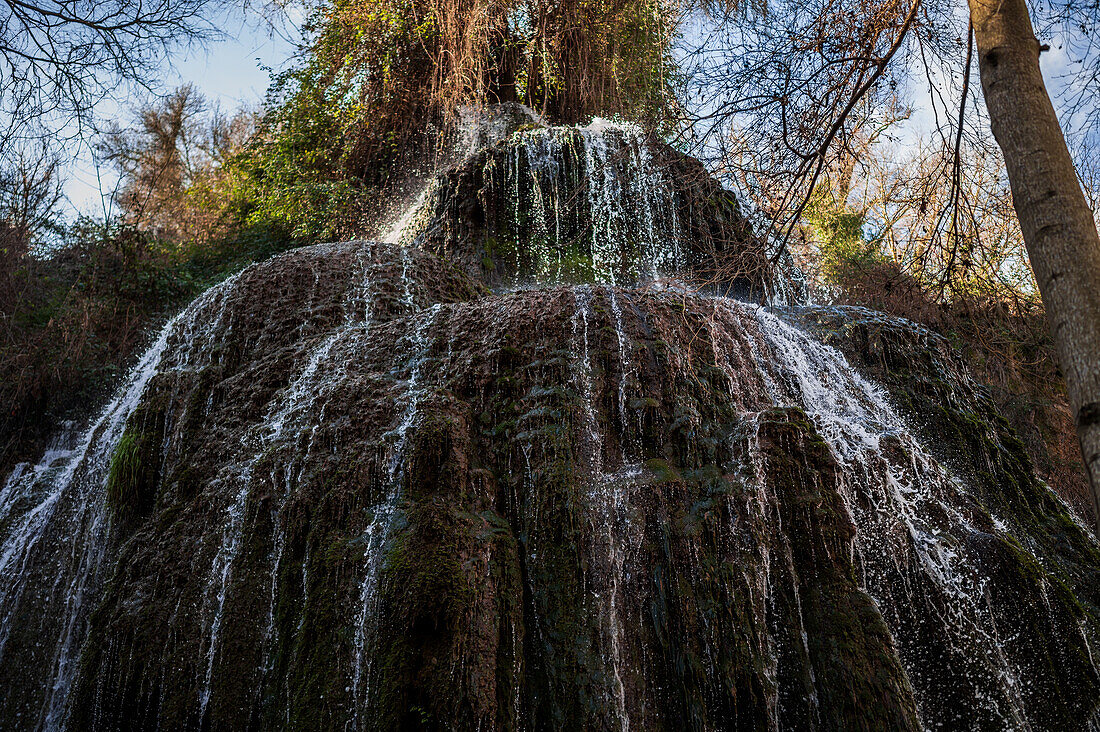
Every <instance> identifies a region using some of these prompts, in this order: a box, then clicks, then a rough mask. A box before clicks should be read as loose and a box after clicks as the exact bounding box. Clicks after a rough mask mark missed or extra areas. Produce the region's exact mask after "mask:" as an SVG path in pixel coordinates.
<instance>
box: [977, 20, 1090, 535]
mask: <svg viewBox="0 0 1100 732" xmlns="http://www.w3.org/2000/svg"><path fill="white" fill-rule="evenodd" d="M968 3H969V5H970V19H971V21H972V22H973V25H974V39H975V41H976V43H977V49H978V65H979V69H980V71H981V78H982V89H983V91H984V93H985V101H986V106H987V107H988V108H989V118H990V123H991V126H992V128H993V136H994V137H996V138H997V144H998V145H1000V147H1001V151H1002V152H1003V153H1004V158H1005V164H1006V166H1007V168H1008V180H1009V183H1010V184H1011V186H1012V202H1013V205H1014V206H1015V208H1016V216H1017V217H1018V218H1019V219H1020V228H1021V229H1022V230H1023V235H1024V244H1025V245H1026V246H1027V253H1028V257H1029V258H1030V259H1031V267H1032V269H1033V270H1034V271H1035V278H1036V280H1037V281H1038V283H1039V292H1040V294H1041V295H1042V298H1043V305H1044V307H1045V308H1046V314H1047V324H1048V326H1049V327H1050V330H1051V334H1052V335H1053V337H1054V345H1055V348H1056V349H1057V353H1058V361H1059V365H1060V366H1061V367H1062V372H1063V373H1064V375H1065V379H1066V387H1067V389H1068V392H1069V403H1070V408H1071V409H1072V410H1073V415H1074V419H1075V421H1076V424H1077V436H1078V437H1079V438H1080V441H1081V453H1082V456H1083V457H1084V460H1085V469H1086V470H1087V471H1088V475H1089V482H1090V484H1091V488H1092V502H1093V509H1094V512H1095V517H1096V520H1097V534H1098V536H1100V237H1098V236H1097V233H1096V222H1095V220H1094V219H1093V213H1092V211H1091V210H1090V209H1089V206H1088V203H1087V202H1086V201H1085V196H1084V193H1083V192H1082V191H1081V185H1080V183H1079V182H1078V179H1077V171H1076V170H1075V169H1074V167H1073V160H1072V158H1071V157H1070V154H1069V149H1068V148H1067V146H1066V140H1065V136H1064V135H1063V134H1062V128H1061V126H1060V125H1059V124H1058V117H1057V116H1056V115H1055V113H1054V107H1053V105H1052V104H1051V103H1050V97H1049V96H1048V95H1047V91H1046V87H1045V86H1044V84H1043V76H1042V74H1041V73H1040V71H1039V50H1040V49H1039V41H1038V40H1036V38H1035V32H1034V30H1033V29H1032V26H1031V18H1030V16H1029V15H1028V11H1027V5H1026V4H1025V1H1024V0H968Z"/></svg>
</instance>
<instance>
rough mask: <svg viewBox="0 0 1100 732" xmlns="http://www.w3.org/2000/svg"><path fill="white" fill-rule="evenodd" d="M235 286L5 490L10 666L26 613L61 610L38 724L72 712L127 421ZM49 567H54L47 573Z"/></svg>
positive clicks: (171, 335) (0, 652) (177, 327)
mask: <svg viewBox="0 0 1100 732" xmlns="http://www.w3.org/2000/svg"><path fill="white" fill-rule="evenodd" d="M231 287H232V281H227V282H225V283H223V284H222V285H220V286H218V287H214V288H211V289H210V290H208V291H207V292H206V293H205V294H204V295H203V296H202V297H201V298H199V299H198V300H196V301H195V302H194V303H193V304H192V305H191V306H190V307H188V308H187V309H185V310H184V311H182V312H181V313H180V314H178V315H177V316H175V317H174V318H172V319H171V320H169V321H168V323H167V324H165V326H164V327H163V328H161V330H160V332H159V334H158V335H157V338H156V340H155V341H154V342H153V344H152V345H151V346H150V347H149V348H148V349H147V350H146V351H145V353H144V354H142V356H141V357H140V358H139V359H138V361H137V364H136V365H135V366H134V367H133V368H132V369H131V370H130V372H129V374H127V376H126V379H125V380H124V382H123V383H122V385H121V386H120V387H119V389H118V391H117V392H116V394H115V396H114V398H113V399H112V400H111V401H110V402H108V404H107V406H106V407H105V408H104V409H103V411H102V412H101V413H100V415H99V416H98V417H97V418H96V419H95V420H94V421H93V422H92V424H91V426H90V427H89V428H88V429H87V430H85V431H84V433H83V434H82V435H81V436H80V437H79V438H78V440H77V442H76V447H74V448H72V449H51V450H47V451H46V453H45V455H44V456H43V458H42V460H41V461H40V462H39V463H38V465H36V466H34V467H27V466H17V467H16V469H15V470H14V471H13V472H12V474H11V475H10V476H9V477H8V479H7V481H6V482H5V484H4V488H3V491H2V493H0V499H2V500H0V532H2V533H0V537H2V541H3V543H2V545H0V579H2V583H0V585H2V587H0V663H3V662H4V660H5V659H4V654H5V651H6V650H7V644H8V641H9V638H10V634H11V633H12V631H13V630H15V625H16V623H15V617H16V613H17V612H20V611H24V612H25V611H26V610H27V608H28V607H33V608H37V609H38V610H39V612H48V610H47V609H48V608H52V609H53V610H52V611H53V612H54V613H56V615H55V616H53V617H51V618H50V620H52V622H53V623H54V624H55V626H56V627H55V628H54V630H55V632H56V633H57V635H56V637H55V638H53V640H52V641H51V640H50V639H48V638H39V639H38V643H39V644H42V645H47V644H48V646H47V647H48V648H50V649H52V650H51V651H50V652H49V658H50V661H49V663H50V666H51V669H52V671H51V673H50V677H51V678H52V683H51V684H50V686H49V688H47V689H44V690H43V691H44V702H43V704H42V707H41V712H40V717H39V720H38V722H37V724H36V726H38V727H41V728H44V729H56V728H59V727H61V726H62V725H63V724H64V721H65V718H66V713H67V706H66V704H67V700H68V694H69V689H70V686H71V684H72V681H73V676H74V673H75V671H76V669H77V667H78V665H79V659H80V649H81V644H82V642H83V637H84V633H85V631H86V623H87V613H88V611H89V609H90V607H91V606H94V602H95V595H96V593H97V592H98V590H99V587H100V585H101V583H102V581H103V579H104V577H103V571H104V560H105V558H106V549H107V544H108V542H109V537H110V534H111V521H110V520H109V518H108V516H107V507H106V485H107V475H108V471H109V469H110V463H111V457H112V455H113V454H114V450H115V447H116V445H117V444H118V441H119V439H120V438H121V437H122V434H123V431H124V429H125V427H126V421H127V419H128V418H129V416H130V414H131V413H132V412H133V411H134V409H135V408H136V407H137V406H138V404H139V403H140V401H141V398H142V396H143V395H144V393H145V390H146V387H147V386H148V384H149V382H150V381H151V380H152V379H153V377H154V376H156V374H157V373H158V372H160V371H161V370H162V369H166V368H167V369H179V368H185V367H187V366H188V365H189V363H190V362H191V361H192V359H194V358H195V357H196V356H197V355H198V354H197V353H196V349H195V345H196V344H199V343H201V342H202V341H203V337H204V336H209V335H210V334H211V333H212V332H214V331H216V330H217V329H218V328H219V327H220V322H221V320H220V314H221V313H222V312H224V298H225V295H226V293H227V292H228V291H229V290H230V288H231ZM213 303H220V305H221V310H219V317H218V318H216V319H214V320H213V321H207V322H206V323H203V322H201V320H200V315H205V313H206V311H207V309H208V308H209V307H210V306H211V304H213ZM178 338H182V339H183V342H184V344H185V345H186V348H185V349H181V350H179V351H178V352H177V353H176V354H175V357H169V356H168V355H167V354H166V351H168V347H169V342H170V341H171V340H174V339H178ZM43 570H46V571H48V572H49V574H46V575H41V574H38V573H39V572H41V571H43ZM49 579H52V581H53V584H52V586H51V587H50V588H49V589H48V590H45V591H44V590H43V588H42V587H32V586H30V585H31V583H33V582H35V581H48V580H49ZM28 593H29V594H28ZM25 603H30V605H29V606H25ZM59 605H60V606H59Z"/></svg>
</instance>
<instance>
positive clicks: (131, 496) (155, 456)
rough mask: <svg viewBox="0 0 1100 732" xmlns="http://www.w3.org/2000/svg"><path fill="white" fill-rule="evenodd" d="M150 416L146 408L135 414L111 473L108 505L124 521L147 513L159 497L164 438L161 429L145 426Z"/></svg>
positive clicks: (127, 428) (123, 438) (116, 454)
mask: <svg viewBox="0 0 1100 732" xmlns="http://www.w3.org/2000/svg"><path fill="white" fill-rule="evenodd" d="M146 417H147V415H146V413H145V411H144V410H142V411H139V412H137V413H135V415H133V416H132V417H131V419H130V421H129V422H128V424H127V426H126V430H125V431H124V432H123V433H122V437H121V438H120V439H119V441H118V445H117V446H116V447H115V451H114V454H113V455H112V456H111V465H110V468H109V470H108V473H107V505H108V507H110V509H111V510H112V512H113V513H114V515H115V516H116V517H117V518H118V519H120V520H122V521H123V522H129V521H133V520H136V519H138V518H140V517H141V516H143V515H145V514H146V513H147V512H148V511H149V510H150V509H151V508H152V505H153V502H154V501H155V500H156V495H157V488H158V480H159V471H160V454H159V450H160V442H161V440H160V432H159V430H154V429H148V430H146V429H143V426H144V424H143V423H144V422H145V421H146ZM149 426H150V427H153V425H149Z"/></svg>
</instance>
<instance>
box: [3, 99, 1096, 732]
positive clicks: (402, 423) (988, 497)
mask: <svg viewBox="0 0 1100 732" xmlns="http://www.w3.org/2000/svg"><path fill="white" fill-rule="evenodd" d="M525 119H531V120H533V118H525ZM532 124H533V127H532V128H530V129H525V130H523V131H519V132H516V133H515V134H512V135H511V136H505V135H502V134H497V133H493V134H492V135H490V136H489V137H486V138H485V139H484V140H483V141H482V143H483V144H481V145H480V146H478V147H475V148H472V149H471V150H470V151H469V152H468V153H467V154H465V156H464V158H463V159H462V160H461V162H460V163H459V164H458V167H457V168H455V169H452V170H450V171H445V172H444V173H441V174H440V175H439V176H437V177H436V179H435V180H434V182H433V183H432V184H431V185H430V186H429V189H428V190H427V192H426V193H425V194H424V195H423V196H422V197H421V199H420V200H419V201H418V202H415V203H414V205H413V206H412V208H411V209H410V212H409V215H408V216H405V217H402V220H401V223H400V224H399V226H398V227H396V228H397V229H399V230H395V232H394V235H393V236H392V237H391V238H392V239H394V240H395V241H398V242H401V243H403V244H404V246H395V245H393V244H385V243H368V242H348V243H343V244H332V245H323V246H318V247H309V248H303V249H300V250H295V251H293V252H290V253H288V254H285V255H282V256H280V257H277V258H274V259H272V260H270V261H269V262H266V263H263V264H261V265H256V266H253V267H251V268H249V269H248V270H247V272H246V273H245V274H243V275H241V276H239V277H237V278H235V279H233V280H232V281H229V282H227V283H225V284H223V285H222V286H220V287H217V288H215V289H212V290H211V291H209V292H208V293H206V294H205V295H203V296H202V297H201V298H200V299H199V300H197V301H196V303H195V304H193V305H192V306H191V307H190V308H188V309H187V310H185V311H184V312H183V313H182V314H181V315H180V316H178V317H177V318H176V319H175V320H173V321H172V323H170V324H169V325H168V326H166V328H165V329H164V331H163V332H162V333H161V334H160V337H159V338H158V340H157V342H156V343H155V344H154V346H153V348H152V349H151V350H150V351H149V352H148V353H147V354H146V355H145V356H144V357H143V358H142V360H141V361H140V363H139V364H138V366H137V367H136V368H135V370H134V371H133V372H132V373H131V374H130V375H129V376H128V377H127V380H126V383H125V385H124V387H123V389H122V390H120V392H119V395H118V396H117V397H116V399H115V400H114V401H113V402H112V404H111V405H109V407H108V408H107V409H106V410H105V411H104V412H103V414H102V416H101V417H100V418H99V419H98V420H97V421H96V422H95V424H94V425H93V426H92V428H91V429H89V430H88V431H87V432H86V433H84V434H83V435H82V436H81V437H80V439H79V440H77V441H76V442H75V443H73V442H72V441H71V440H69V441H59V442H58V444H57V445H56V446H55V447H54V448H53V449H52V450H51V451H50V452H48V453H47V454H46V455H45V456H44V459H43V461H42V462H41V463H40V464H39V465H38V466H35V467H31V466H27V465H23V466H19V467H18V468H17V469H16V470H15V471H14V472H13V473H12V474H11V475H10V476H8V478H7V479H6V481H5V482H4V483H3V488H2V489H0V540H2V542H3V543H2V552H0V577H2V578H3V579H4V584H3V586H2V587H0V621H2V625H0V661H2V662H3V663H2V664H0V666H2V667H3V668H2V670H0V679H3V680H4V682H5V684H6V687H4V688H3V696H2V697H0V715H4V716H3V717H0V726H2V723H5V722H10V721H11V720H20V721H17V722H14V723H13V724H12V726H17V727H30V728H36V727H37V728H46V729H57V728H69V729H117V728H146V729H153V728H204V727H205V728H243V727H249V728H257V727H258V728H345V729H352V728H354V729H392V728H409V727H415V726H418V725H419V726H425V725H426V726H438V727H447V728H452V729H502V730H505V729H507V730H513V729H542V728H564V727H583V728H589V729H597V730H618V731H620V732H621V731H622V730H627V729H631V728H633V729H657V730H662V729H664V730H667V729H676V730H680V729H684V728H689V729H692V730H707V729H770V730H779V729H833V728H850V727H854V726H860V725H862V726H864V727H867V728H889V729H911V730H917V729H922V728H933V727H935V726H937V725H940V726H943V727H946V728H998V729H1002V728H1003V729H1021V730H1023V729H1061V728H1073V727H1074V726H1075V725H1076V726H1077V728H1081V729H1085V728H1087V725H1088V724H1089V722H1088V720H1090V719H1093V720H1094V719H1095V718H1096V715H1097V714H1098V713H1100V712H1098V711H1097V704H1096V702H1095V699H1096V696H1097V694H1098V693H1100V674H1098V672H1097V669H1096V666H1095V663H1094V662H1093V660H1092V658H1093V657H1092V647H1093V646H1094V645H1095V643H1096V642H1097V640H1098V638H1097V633H1098V627H1097V622H1096V617H1097V613H1098V612H1100V611H1097V609H1096V608H1097V607H1100V590H1098V589H1097V586H1096V583H1095V582H1092V581H1091V579H1093V578H1095V577H1096V573H1097V572H1098V571H1100V569H1098V567H1100V551H1098V550H1097V547H1096V545H1095V542H1094V541H1093V540H1092V539H1091V538H1090V537H1088V536H1087V533H1086V532H1084V531H1083V530H1081V528H1080V527H1079V526H1078V525H1077V524H1075V523H1074V522H1073V521H1072V519H1069V518H1066V514H1065V513H1064V512H1063V511H1062V509H1061V508H1060V504H1059V503H1058V502H1057V501H1056V500H1055V499H1053V498H1052V497H1051V496H1050V493H1049V490H1048V489H1047V488H1046V487H1045V486H1043V485H1042V484H1041V483H1040V482H1038V481H1037V480H1035V479H1034V477H1033V475H1032V473H1031V472H1030V467H1029V466H1028V465H1027V463H1026V460H1023V459H1021V458H1020V454H1019V451H1018V450H1016V448H1015V447H1014V444H1013V443H1012V439H1013V438H1012V436H1011V435H1010V434H1009V433H1008V432H1007V428H1006V427H1004V426H1003V424H1002V423H1000V422H998V418H997V417H996V415H995V413H993V412H992V411H991V407H989V406H988V404H987V403H986V402H983V401H982V399H981V395H980V393H979V392H978V391H976V390H975V389H973V388H971V386H970V385H969V383H963V382H964V381H965V379H967V378H969V377H966V376H965V375H963V374H961V373H958V372H953V371H952V370H951V369H948V368H946V367H943V364H942V363H940V362H938V361H933V363H932V366H929V367H927V370H926V371H924V372H919V373H918V374H917V377H919V378H918V380H917V381H915V382H914V383H915V386H914V393H913V394H911V395H909V397H908V401H906V402H905V404H906V405H907V409H908V411H904V412H903V411H902V410H901V409H899V408H897V407H896V406H895V404H894V397H893V396H892V394H893V393H894V392H890V393H889V394H888V393H887V391H886V389H885V387H884V386H880V385H878V384H876V383H874V382H872V381H871V380H870V379H869V377H868V376H867V375H865V374H864V373H863V372H861V369H863V368H865V367H867V364H865V363H862V362H859V363H857V362H856V361H854V360H853V359H854V356H853V355H852V354H850V353H849V355H844V354H843V353H842V352H841V350H838V348H836V347H834V345H836V344H837V343H840V342H842V341H843V342H847V341H844V339H850V338H854V337H855V336H853V335H852V334H851V333H850V332H849V330H852V331H853V332H858V328H857V327H855V326H853V328H852V329H849V330H845V329H839V330H838V333H837V334H833V335H830V336H828V337H830V338H833V339H834V340H833V341H831V342H832V343H833V345H825V344H824V343H823V342H822V340H821V338H822V337H825V336H820V335H811V334H810V331H808V330H804V329H802V328H801V327H796V326H795V325H792V324H791V323H792V322H795V321H796V320H797V318H798V317H802V316H799V315H798V314H797V313H793V312H792V313H787V312H786V311H783V310H768V309H763V308H761V307H759V306H757V305H753V304H745V303H741V302H737V301H734V300H730V299H726V298H724V297H714V296H710V295H703V294H700V293H699V292H698V291H696V290H693V289H691V287H689V286H688V284H689V283H691V282H693V281H697V280H698V279H700V278H699V277H698V276H697V275H698V267H700V266H702V265H699V262H700V261H702V259H706V258H707V257H710V259H711V260H716V261H717V260H721V261H718V264H719V265H721V264H722V263H723V262H726V261H736V262H742V263H743V261H744V260H741V259H737V258H738V257H741V256H742V255H745V256H746V257H748V258H750V259H751V257H753V256H756V252H755V250H753V249H752V247H751V245H750V244H748V243H746V244H745V245H744V246H741V247H737V246H733V244H731V243H730V242H728V241H727V242H722V246H718V245H717V244H715V245H713V246H710V245H708V246H710V248H709V249H705V248H701V246H700V244H699V241H700V239H699V236H700V234H699V232H701V231H704V230H706V231H712V232H713V231H719V230H721V231H725V232H726V233H729V232H730V231H733V229H729V228H727V229H722V226H723V225H724V224H722V223H721V222H719V221H718V219H719V218H721V219H722V220H723V221H724V222H726V223H728V222H729V221H732V220H734V219H735V218H736V217H735V216H734V214H735V212H736V209H735V207H734V206H732V205H731V206H727V207H725V208H721V209H720V210H719V209H715V208H713V207H712V208H708V206H709V205H711V203H712V202H710V203H708V201H704V200H702V199H703V198H707V199H708V200H709V199H710V198H715V197H716V195H717V194H714V191H715V190H717V189H715V188H713V187H711V188H707V187H706V186H704V187H703V188H701V189H699V190H702V191H703V194H705V195H703V196H702V197H697V198H695V199H693V198H691V196H692V195H693V194H692V193H691V191H692V190H694V189H691V188H690V186H686V185H685V184H684V182H683V181H682V180H679V179H677V178H676V177H675V175H674V174H673V172H674V171H676V170H681V169H682V168H683V167H684V165H685V164H684V163H683V161H682V160H681V161H680V162H679V163H676V165H680V166H681V168H675V167H673V168H669V167H667V166H666V164H665V163H664V162H663V161H659V160H658V158H659V157H661V156H663V155H665V153H660V155H658V153H657V152H654V148H651V146H650V145H649V144H648V143H647V142H646V141H645V140H644V139H643V138H642V136H641V135H640V134H639V133H637V132H636V131H634V130H632V129H631V128H629V127H625V126H622V125H611V124H608V123H604V122H597V123H595V124H593V125H591V126H589V127H587V128H582V129H570V128H559V127H552V128H547V127H545V126H541V125H540V124H539V123H538V122H537V120H534V121H533V122H532ZM666 153H667V151H666ZM669 155H670V156H671V153H669ZM673 157H674V156H673ZM670 171H673V172H670ZM696 192H698V191H696ZM716 211H719V213H721V216H718V214H717V213H715V212H716ZM700 212H702V213H700ZM706 216H712V218H713V220H710V219H705V217H706ZM700 217H703V218H700ZM708 227H709V228H708ZM509 237H511V238H509ZM704 249H705V251H704ZM746 253H748V254H746ZM440 255H444V256H445V257H446V259H444V258H443V257H441V256H440ZM703 255H705V256H703ZM723 257H726V258H727V259H722V258H723ZM728 258H732V260H730V259H728ZM708 261H710V260H708ZM712 263H713V262H712ZM707 266H708V267H709V266H710V264H708V265H707ZM723 266H724V265H723ZM509 268H511V269H509ZM746 271H748V270H746ZM764 274H765V275H766V271H765V272H764ZM739 276H740V275H739ZM761 276H763V275H761ZM672 277H676V278H680V281H679V284H673V285H671V286H670V283H669V280H670V278H672ZM743 277H748V275H743ZM702 279H706V278H705V277H703V278H702ZM707 281H708V282H709V281H710V280H707ZM731 281H732V279H731ZM517 285H518V287H517ZM493 288H495V289H493ZM728 289H729V288H723V287H714V288H712V290H708V291H718V292H725V291H727V290H728ZM770 290H771V286H770V284H769V283H768V282H766V281H759V282H754V283H753V284H752V286H751V287H748V288H747V291H750V292H756V293H763V292H768V291H770ZM836 317H838V318H841V319H842V320H843V319H844V318H847V320H844V322H846V323H852V322H854V321H853V317H854V316H853V317H849V316H848V315H844V314H843V313H842V314H840V315H838V316H836ZM799 322H801V321H799ZM888 328H890V329H893V330H892V331H891V332H893V333H895V334H898V335H897V338H899V339H900V340H898V341H897V342H891V344H892V345H889V347H896V348H901V349H904V348H908V347H909V346H906V345H905V344H906V343H908V341H906V340H905V339H906V338H910V337H913V338H917V339H926V340H925V341H921V342H922V343H926V342H927V339H928V338H931V337H932V336H930V335H929V334H927V333H917V331H916V330H914V329H913V328H912V327H911V326H909V325H906V324H900V323H899V322H896V321H890V323H889V324H888ZM870 337H871V336H868V338H870ZM876 348H878V349H880V350H879V351H875V354H876V355H877V357H880V358H883V359H885V358H886V357H885V356H883V355H882V353H881V349H884V348H887V346H885V345H882V344H878V345H876ZM907 353H908V354H909V355H910V356H911V357H910V358H909V359H908V361H910V362H912V363H913V364H916V363H917V362H919V361H920V358H916V357H915V356H914V354H915V355H919V356H920V357H921V358H928V353H927V349H924V350H923V351H919V350H912V351H909V352H907ZM891 357H895V358H896V355H894V356H891ZM907 365H908V364H907ZM913 368H916V366H913ZM917 377H914V378H917ZM920 379H923V380H920ZM891 388H892V389H893V388H896V384H895V385H893V386H891ZM937 390H938V391H937ZM944 390H947V391H946V392H945V391H944ZM943 393H948V394H950V398H945V397H942V394H943ZM921 399H924V400H925V401H923V402H922V401H920V400H921ZM935 400H938V401H935ZM928 403H931V404H934V405H935V414H936V416H937V417H938V418H940V419H947V420H955V421H954V422H950V424H963V425H974V426H975V427H974V428H973V429H975V430H980V434H979V435H977V436H976V437H973V441H970V442H967V441H966V440H969V439H971V436H969V435H967V434H966V433H965V431H962V432H960V431H959V430H956V431H954V432H950V433H948V431H946V430H944V431H943V434H944V437H943V442H944V443H948V442H950V443H951V444H952V445H954V446H955V447H956V448H957V449H956V450H955V453H953V454H957V455H961V456H962V457H961V458H960V459H948V458H942V459H941V457H940V456H941V451H940V448H942V447H943V445H937V444H935V443H930V442H928V441H927V437H928V434H929V433H928V432H927V431H922V429H923V428H922V429H918V428H917V427H916V426H914V424H915V423H914V422H913V414H914V410H919V409H920V408H922V405H924V404H928ZM903 414H904V416H903ZM74 444H75V447H74V446H73V445H74ZM975 451H977V452H980V453H981V454H980V455H975V454H973V453H975ZM116 454H117V455H121V456H122V457H120V458H118V459H117V460H116V462H119V461H121V460H122V458H126V459H130V460H134V461H136V462H135V463H134V464H136V465H139V466H142V465H144V466H146V467H145V468H144V469H142V470H137V471H136V472H134V471H131V472H134V475H137V476H138V477H137V478H134V477H133V476H132V475H131V476H130V477H129V478H128V479H129V480H131V481H136V482H134V483H133V485H129V484H126V483H123V484H122V488H126V487H127V486H128V485H129V487H130V488H132V490H116V491H114V492H113V493H112V490H109V486H114V485H115V482H112V481H121V480H123V479H124V478H126V476H125V475H121V474H120V475H116V476H114V477H112V475H111V473H112V471H111V467H110V466H111V463H112V460H113V456H114V455H116ZM944 454H947V453H944ZM115 472H119V471H115ZM128 475H129V474H128ZM108 494H111V496H112V497H111V498H110V500H109V499H108ZM20 667H21V668H26V669H28V670H29V672H28V673H27V674H26V677H27V678H28V679H30V680H29V681H21V680H18V679H17V677H16V676H15V674H14V673H13V671H12V670H11V669H13V668H20ZM17 715H23V716H17ZM28 720H29V721H28Z"/></svg>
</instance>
